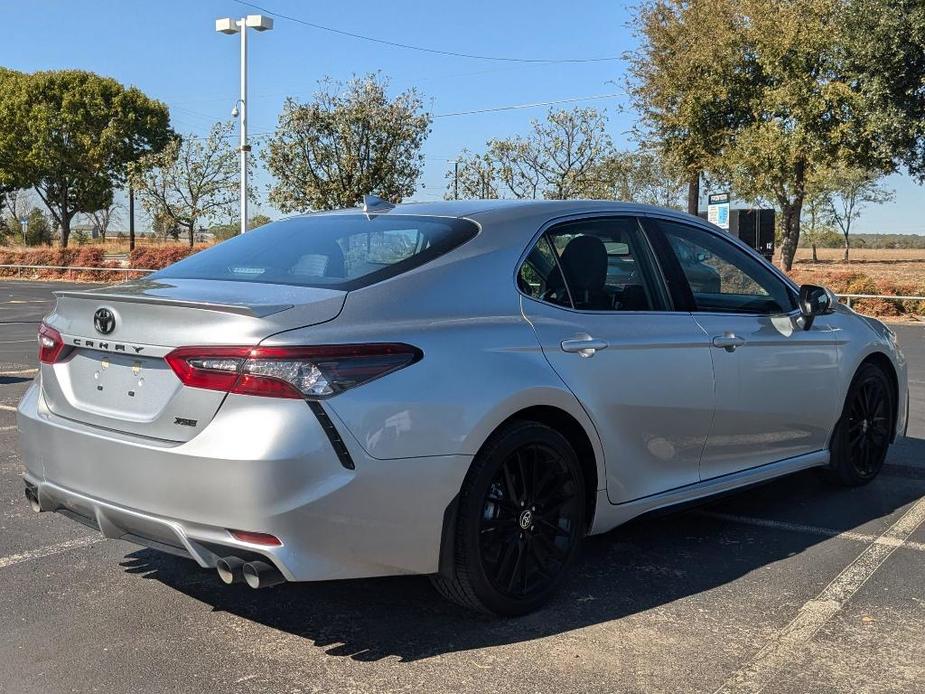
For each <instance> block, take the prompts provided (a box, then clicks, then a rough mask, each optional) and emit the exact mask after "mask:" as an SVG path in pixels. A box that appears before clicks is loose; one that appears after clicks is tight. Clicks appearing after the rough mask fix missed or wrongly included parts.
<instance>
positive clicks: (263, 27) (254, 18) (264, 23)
mask: <svg viewBox="0 0 925 694" xmlns="http://www.w3.org/2000/svg"><path fill="white" fill-rule="evenodd" d="M244 23H245V24H246V25H247V26H248V27H249V28H251V29H255V30H256V31H269V30H270V29H272V28H273V18H272V17H265V16H263V15H262V14H249V15H247V17H246V19H245V20H244Z"/></svg>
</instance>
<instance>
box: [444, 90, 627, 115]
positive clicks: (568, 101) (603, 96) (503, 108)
mask: <svg viewBox="0 0 925 694" xmlns="http://www.w3.org/2000/svg"><path fill="white" fill-rule="evenodd" d="M621 96H623V94H598V95H596V96H576V97H572V98H569V99H556V100H554V101H536V102H533V103H530V104H514V105H513V106H495V107H493V108H480V109H475V110H473V111H456V112H455V113H437V114H435V115H434V118H452V117H454V116H472V115H475V114H477V113H497V112H498V111H517V110H520V109H525V108H539V107H540V106H554V105H555V104H572V103H575V102H576V101H599V100H601V99H616V98H618V97H621Z"/></svg>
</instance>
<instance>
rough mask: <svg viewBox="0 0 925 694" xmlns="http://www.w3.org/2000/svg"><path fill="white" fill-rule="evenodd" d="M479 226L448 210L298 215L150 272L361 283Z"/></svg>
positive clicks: (337, 285)
mask: <svg viewBox="0 0 925 694" xmlns="http://www.w3.org/2000/svg"><path fill="white" fill-rule="evenodd" d="M477 233H478V227H477V226H476V225H475V224H474V223H473V222H470V221H467V220H463V219H451V218H445V217H425V216H415V215H373V216H371V217H370V218H367V217H366V215H362V214H356V215H318V216H311V217H296V218H293V219H287V220H283V221H280V222H274V223H272V224H267V225H266V226H262V227H260V228H259V229H255V230H254V231H250V232H248V233H247V234H244V235H243V236H236V237H234V238H233V239H229V240H228V241H225V242H224V243H220V244H218V245H217V246H214V247H212V248H209V249H208V250H205V251H202V252H200V253H197V254H196V255H193V256H190V257H189V258H186V259H184V260H181V261H180V262H178V263H176V264H174V265H171V266H170V267H167V268H165V269H163V270H161V271H160V272H157V273H155V274H154V275H151V278H152V279H207V280H231V281H235V282H261V283H269V284H289V285H299V286H305V287H330V288H332V289H345V290H349V289H357V288H359V287H363V286H366V285H369V284H373V283H374V282H379V281H381V280H384V279H387V278H389V277H394V276H396V275H399V274H401V273H403V272H407V271H408V270H411V269H412V268H415V267H418V266H419V265H422V264H423V263H426V262H428V261H429V260H433V259H434V258H436V257H438V256H440V255H443V254H444V253H446V252H447V251H450V250H452V249H453V248H455V247H457V246H458V245H460V244H462V243H465V242H466V241H468V240H469V239H471V238H472V237H473V236H475V235H476V234H477Z"/></svg>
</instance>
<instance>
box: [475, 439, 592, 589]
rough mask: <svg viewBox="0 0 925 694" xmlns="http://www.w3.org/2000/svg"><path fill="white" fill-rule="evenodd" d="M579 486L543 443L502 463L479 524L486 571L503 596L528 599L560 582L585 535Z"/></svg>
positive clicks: (562, 461) (519, 450) (487, 497)
mask: <svg viewBox="0 0 925 694" xmlns="http://www.w3.org/2000/svg"><path fill="white" fill-rule="evenodd" d="M577 487H578V485H577V484H576V481H575V478H574V473H573V471H572V470H571V469H570V468H569V466H568V465H567V464H566V463H565V461H564V460H563V458H562V457H561V456H560V455H558V453H557V452H556V451H555V450H553V449H552V448H550V447H548V446H545V445H543V444H539V443H530V444H527V445H525V446H522V447H520V448H518V449H516V450H515V451H513V452H512V453H511V454H510V455H508V457H507V458H506V459H505V460H504V462H502V463H501V465H500V467H499V468H498V471H497V473H496V474H495V476H494V478H493V479H492V481H491V485H490V486H489V488H488V493H487V494H486V496H485V501H484V504H483V505H482V513H481V519H480V522H479V556H480V558H481V564H482V570H483V571H484V573H485V575H486V577H487V578H488V580H489V581H490V582H491V584H492V586H493V587H494V588H495V590H497V591H498V592H499V593H500V594H502V595H505V596H508V597H510V598H513V599H514V600H524V599H529V598H530V597H531V596H534V595H537V594H539V593H542V592H543V591H545V590H546V589H548V588H549V586H550V585H551V584H552V583H554V582H555V580H556V578H557V577H558V576H559V574H560V572H561V571H562V570H563V568H564V567H565V564H566V562H567V561H568V558H569V557H570V556H571V553H572V549H573V547H574V546H575V544H576V543H577V541H578V539H579V536H580V532H581V530H580V528H579V522H580V520H581V511H580V508H579V507H580V505H581V503H582V500H581V499H580V498H579V497H578V490H577Z"/></svg>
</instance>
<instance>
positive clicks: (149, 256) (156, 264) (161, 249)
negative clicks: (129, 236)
mask: <svg viewBox="0 0 925 694" xmlns="http://www.w3.org/2000/svg"><path fill="white" fill-rule="evenodd" d="M203 248H206V246H204V245H199V246H195V247H193V248H190V247H189V246H136V247H135V250H133V251H132V252H131V253H129V256H128V260H129V266H130V267H138V268H148V269H149V270H160V269H161V268H162V267H167V266H168V265H170V264H172V263H175V262H177V261H178V260H183V259H184V258H185V257H186V256H188V255H192V254H193V253H198V252H199V251H201V250H202V249H203Z"/></svg>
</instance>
